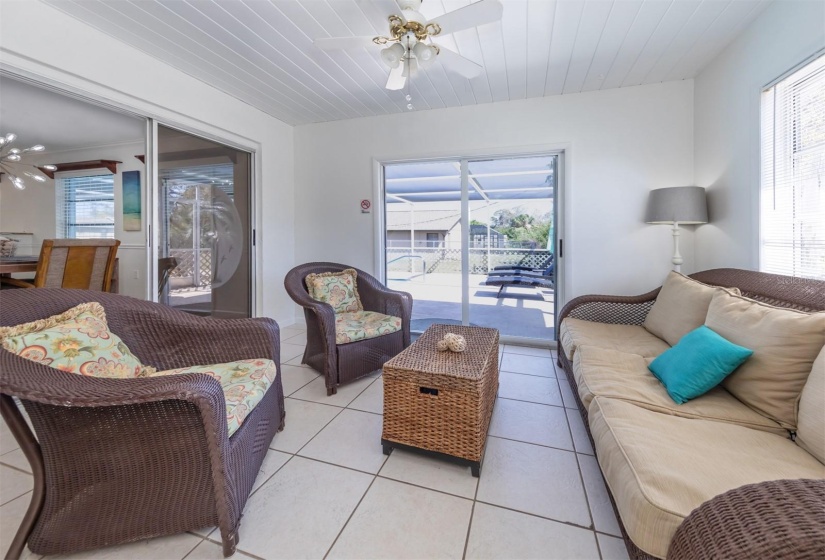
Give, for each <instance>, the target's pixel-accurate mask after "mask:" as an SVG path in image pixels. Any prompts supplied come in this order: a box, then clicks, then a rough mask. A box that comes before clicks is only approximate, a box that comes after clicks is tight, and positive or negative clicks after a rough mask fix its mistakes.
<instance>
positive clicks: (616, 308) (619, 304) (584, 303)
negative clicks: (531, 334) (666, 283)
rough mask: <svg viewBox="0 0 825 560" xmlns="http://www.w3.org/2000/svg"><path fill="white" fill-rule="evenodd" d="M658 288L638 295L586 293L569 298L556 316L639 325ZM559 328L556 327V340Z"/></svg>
mask: <svg viewBox="0 0 825 560" xmlns="http://www.w3.org/2000/svg"><path fill="white" fill-rule="evenodd" d="M659 290H660V288H656V289H655V290H653V291H651V292H648V293H646V294H642V295H639V296H606V295H587V296H579V297H577V298H574V299H572V300H570V301H569V302H568V303H567V305H565V306H564V307H563V308H562V310H561V312H560V313H559V316H558V325H561V323H562V321H564V319H566V318H567V317H572V318H574V319H583V320H585V321H594V322H597V323H610V324H617V325H641V324H642V323H644V321H645V317H647V314H648V312H649V311H650V308H651V307H653V303H654V302H655V301H656V296H657V295H659ZM558 333H559V329H556V339H557V340H558Z"/></svg>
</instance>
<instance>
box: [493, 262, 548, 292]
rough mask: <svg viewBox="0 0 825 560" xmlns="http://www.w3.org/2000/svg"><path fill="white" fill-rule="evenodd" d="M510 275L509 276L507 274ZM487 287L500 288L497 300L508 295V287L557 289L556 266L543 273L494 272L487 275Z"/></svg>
mask: <svg viewBox="0 0 825 560" xmlns="http://www.w3.org/2000/svg"><path fill="white" fill-rule="evenodd" d="M507 273H509V274H507ZM484 285H485V286H498V287H499V289H498V293H497V294H496V297H497V298H500V297H501V296H502V295H506V292H505V290H506V289H507V287H508V286H527V287H532V288H544V289H549V290H552V289H555V287H556V281H555V266H554V265H553V264H551V265H550V266H548V267H547V269H546V270H544V271H543V272H541V273H534V272H527V271H518V270H511V271H506V272H505V271H494V272H491V273H490V274H488V275H487V279H486V280H485V281H484Z"/></svg>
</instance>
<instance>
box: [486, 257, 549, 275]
mask: <svg viewBox="0 0 825 560" xmlns="http://www.w3.org/2000/svg"><path fill="white" fill-rule="evenodd" d="M554 261H555V255H553V254H550V255H549V256H548V257H547V258H546V259H545V260H544V261H543V262H542V263H541V265H539V266H522V265H518V264H514V265H507V264H502V265H499V266H496V267H493V271H494V272H495V273H501V274H505V275H506V274H507V273H509V272H515V273H519V272H533V273H539V274H540V273H542V272H543V271H545V270H547V268H548V267H549V266H551V265H552V264H553V262H554ZM490 274H493V272H490Z"/></svg>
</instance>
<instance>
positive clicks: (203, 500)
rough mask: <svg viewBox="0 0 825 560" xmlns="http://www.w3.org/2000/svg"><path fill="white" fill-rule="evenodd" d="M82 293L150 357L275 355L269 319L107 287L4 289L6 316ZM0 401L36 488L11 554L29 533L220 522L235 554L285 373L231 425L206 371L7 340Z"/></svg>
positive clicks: (96, 539)
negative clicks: (68, 367)
mask: <svg viewBox="0 0 825 560" xmlns="http://www.w3.org/2000/svg"><path fill="white" fill-rule="evenodd" d="M90 301H96V302H100V303H101V304H102V305H103V307H104V309H105V311H106V315H107V320H108V323H109V328H110V329H111V330H112V331H113V332H114V333H116V334H117V335H118V336H120V337H121V338H122V339H123V341H124V342H125V343H126V345H127V346H129V348H130V349H131V350H132V352H133V353H134V354H135V355H136V356H138V358H139V359H140V360H141V361H142V362H143V363H144V364H145V365H152V366H154V367H156V368H158V369H171V368H178V367H186V366H191V365H195V364H212V363H222V362H228V361H234V360H241V359H251V358H268V359H272V360H274V361H275V362H276V363H278V362H279V357H280V346H279V331H278V325H277V324H276V323H275V322H274V321H272V320H271V319H241V320H220V321H219V320H213V319H202V318H197V317H193V316H191V315H188V314H186V313H182V312H180V311H176V310H174V309H171V308H168V307H165V306H162V305H159V304H156V303H150V302H145V301H139V300H136V299H132V298H129V297H126V296H118V295H115V294H107V293H101V292H91V291H81V290H64V289H52V288H44V289H38V290H10V291H5V292H3V293H2V294H1V295H0V325H3V326H10V325H16V324H20V323H25V322H28V321H33V320H36V319H40V318H45V317H48V316H51V315H55V314H58V313H61V312H63V311H65V310H67V309H69V308H71V307H73V306H75V305H78V304H80V303H84V302H90ZM13 397H14V398H16V399H19V401H20V403H22V407H23V408H24V409H25V411H26V412H27V413H28V415H29V418H30V420H31V424H32V427H33V429H34V432H35V434H36V438H35V435H34V434H33V433H32V431H31V430H30V429H29V427H28V424H27V423H26V421H25V420H24V418H23V415H22V414H21V411H20V409H19V408H18V405H17V404H16V403H15V401H14V399H13ZM0 410H2V415H3V418H4V419H5V421H6V422H7V423H8V425H9V427H10V428H11V431H12V433H13V434H14V437H15V439H16V440H17V441H18V443H19V444H20V447H21V448H22V450H23V452H24V453H25V455H26V457H27V459H28V460H29V462H30V464H31V467H32V472H33V473H34V492H33V497H32V501H31V504H30V506H29V509H28V511H27V513H26V516H25V517H24V520H23V522H22V523H21V526H20V528H19V530H18V532H17V535H16V536H15V538H14V540H13V542H12V545H11V548H10V549H9V553H8V555H7V557H8V558H17V557H19V555H20V553H21V552H22V551H23V549H24V547H25V545H26V543H27V542H28V545H29V547H30V548H31V550H32V551H34V552H35V553H38V554H58V553H68V552H74V551H80V550H87V549H93V548H99V547H104V546H110V545H115V544H119V543H125V542H129V541H135V540H139V539H144V538H149V537H155V536H160V535H168V534H173V533H180V532H184V531H190V530H195V529H199V528H204V527H211V526H215V525H217V526H218V527H219V528H220V534H221V538H222V540H223V552H224V555H225V556H230V555H231V554H233V553H234V551H235V547H236V545H237V543H238V527H239V524H240V519H241V512H242V511H243V508H244V505H245V504H246V500H247V498H248V497H249V493H250V491H251V489H252V486H253V484H254V482H255V477H256V476H257V474H258V471H259V468H260V465H261V463H262V462H263V459H264V456H265V454H266V452H267V447H268V444H269V442H270V441H271V439H272V437H273V436H274V435H275V432H276V431H278V430H280V429H282V428H283V425H284V396H283V388H282V385H281V378H280V375H279V376H278V377H276V379H275V382H274V383H273V384H272V386H271V387H270V389H269V390H268V391H267V393H266V395H265V396H264V397H263V399H262V400H261V401H260V403H259V404H258V405H257V406H256V407H255V409H254V410H253V411H252V413H250V414H249V416H247V418H246V420H245V421H244V423H243V425H242V426H241V427H240V428H239V429H238V430H237V431H236V432H235V433H234V434H233V435H232V437H231V438H230V437H228V436H227V419H226V408H225V401H224V396H223V391H222V389H221V386H220V384H219V383H218V381H217V380H215V379H213V378H212V377H209V376H207V375H205V374H181V375H173V376H163V377H152V378H138V379H104V378H94V377H84V376H80V375H75V374H69V373H65V372H61V371H58V370H56V369H53V368H50V367H47V366H44V365H41V364H39V363H36V362H33V361H30V360H26V359H23V358H20V357H18V356H16V355H14V354H12V353H10V352H7V351H5V350H0Z"/></svg>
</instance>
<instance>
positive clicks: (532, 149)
mask: <svg viewBox="0 0 825 560" xmlns="http://www.w3.org/2000/svg"><path fill="white" fill-rule="evenodd" d="M531 156H534V157H535V156H556V172H557V178H556V185H555V186H556V189H555V191H554V193H553V214H554V218H555V224H554V232H553V233H554V248H555V251H556V257H555V260H556V268H555V271H556V272H555V273H556V287H555V290H554V303H553V313H554V320H553V322H554V325H553V326H554V330H555V333H556V335H557V336H558V315H559V312H560V311H561V308H562V307H563V306H564V303H566V301H567V300H566V299H565V294H567V293H568V288H569V282H570V280H571V276H572V275H571V274H569V272H568V268H569V265H570V258H569V257H568V256H567V254H566V251H564V245H568V246H569V241H570V239H569V237H570V236H569V235H568V233H569V232H568V231H567V220H566V219H565V215H566V214H567V213H568V212H569V210H570V209H569V207H568V204H567V200H566V197H565V191H566V190H567V181H568V180H569V165H570V160H571V157H572V149H571V146H570V144H568V143H564V144H553V145H545V146H524V147H513V148H508V149H506V150H503V151H496V150H484V149H481V150H464V151H462V152H459V153H456V154H452V155H445V154H443V153H442V154H438V155H432V154H430V155H426V154H422V155H420V156H409V155H406V156H403V157H390V156H387V157H375V158H373V160H372V162H373V200H374V201H375V204H374V208H375V211H374V217H373V228H374V229H373V231H374V237H373V238H374V245H373V246H374V251H375V252H374V261H373V262H374V265H373V272H374V275H375V277H376V278H377V279H378V280H379V281H380V282H381V283H383V284H384V285H386V284H387V256H386V248H387V233H386V191H385V185H384V168H385V167H386V166H388V165H394V164H401V163H436V162H439V161H452V162H456V161H458V162H460V164H461V181H462V184H461V226H462V231H463V232H467V235H469V231H470V227H469V221H470V216H469V184H466V183H468V175H469V162H470V161H474V160H479V159H508V158H522V157H531ZM565 241H566V243H565ZM467 243H468V239H464V240H462V256H461V261H462V262H461V318H462V323H468V322H469V317H470V301H469V293H470V270H469V269H470V266H469V264H470V263H469V252H468V251H466V250H464V249H465V248H466V245H467ZM559 249H561V250H559ZM501 343H502V344H518V345H529V346H542V347H548V348H555V347H556V346H557V343H556V341H555V340H550V341H545V340H540V339H535V338H525V337H516V336H511V335H501Z"/></svg>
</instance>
